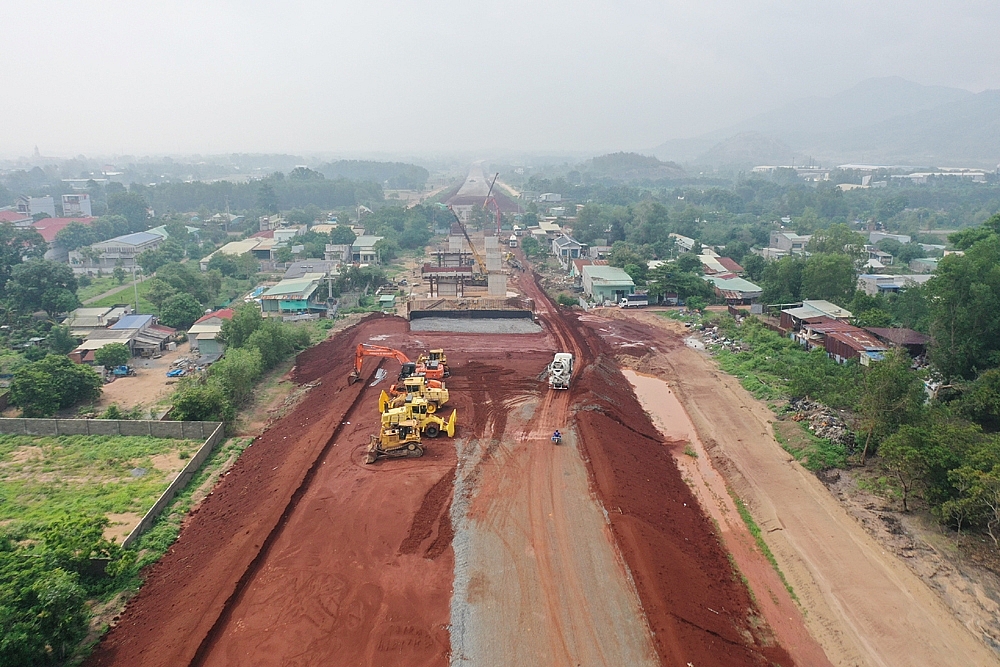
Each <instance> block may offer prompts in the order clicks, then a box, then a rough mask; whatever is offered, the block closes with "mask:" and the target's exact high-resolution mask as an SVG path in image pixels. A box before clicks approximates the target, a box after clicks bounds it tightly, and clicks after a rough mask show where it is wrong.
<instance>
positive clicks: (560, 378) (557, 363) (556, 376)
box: [549, 352, 573, 389]
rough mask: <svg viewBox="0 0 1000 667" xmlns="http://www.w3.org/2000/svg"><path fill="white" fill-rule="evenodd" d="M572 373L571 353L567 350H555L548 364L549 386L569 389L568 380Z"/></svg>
mask: <svg viewBox="0 0 1000 667" xmlns="http://www.w3.org/2000/svg"><path fill="white" fill-rule="evenodd" d="M572 375H573V355H572V354H570V353H569V352H556V356H555V357H553V358H552V363H550V364H549V388H550V389H569V380H570V377H572Z"/></svg>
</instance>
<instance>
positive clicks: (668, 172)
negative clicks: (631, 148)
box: [584, 153, 686, 181]
mask: <svg viewBox="0 0 1000 667" xmlns="http://www.w3.org/2000/svg"><path fill="white" fill-rule="evenodd" d="M584 168H585V169H586V170H587V171H589V172H590V173H591V174H593V175H594V176H598V177H601V178H611V179H614V180H619V181H637V180H651V181H658V180H662V179H669V178H683V177H684V176H686V174H685V172H684V169H683V168H681V166H680V165H679V164H677V163H676V162H661V161H660V160H658V159H657V158H655V157H653V156H651V155H640V154H639V153H609V154H608V155H600V156H598V157H595V158H592V159H590V160H588V161H587V163H586V164H585V165H584Z"/></svg>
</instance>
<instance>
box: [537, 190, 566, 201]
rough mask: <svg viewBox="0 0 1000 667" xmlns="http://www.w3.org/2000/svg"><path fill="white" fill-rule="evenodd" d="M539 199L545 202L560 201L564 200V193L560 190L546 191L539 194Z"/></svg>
mask: <svg viewBox="0 0 1000 667" xmlns="http://www.w3.org/2000/svg"><path fill="white" fill-rule="evenodd" d="M538 201H544V202H558V201H562V195H561V194H559V193H558V192H544V193H542V194H540V195H538Z"/></svg>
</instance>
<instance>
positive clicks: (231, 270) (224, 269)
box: [208, 252, 239, 276]
mask: <svg viewBox="0 0 1000 667" xmlns="http://www.w3.org/2000/svg"><path fill="white" fill-rule="evenodd" d="M208 269H209V271H218V272H219V273H221V274H222V275H224V276H233V275H236V272H237V271H238V270H239V266H238V265H237V263H236V259H235V258H234V257H233V256H232V255H224V254H222V253H221V252H218V253H215V254H214V255H212V259H210V260H208Z"/></svg>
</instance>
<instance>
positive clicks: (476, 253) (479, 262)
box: [448, 206, 489, 276]
mask: <svg viewBox="0 0 1000 667" xmlns="http://www.w3.org/2000/svg"><path fill="white" fill-rule="evenodd" d="M448 210H449V211H451V214H452V215H453V216H455V222H457V223H458V226H459V227H461V229H462V234H463V235H464V236H465V240H466V241H468V243H469V248H471V249H472V256H473V257H475V258H476V264H477V265H478V266H479V273H481V274H482V275H484V276H485V275H486V274H487V273H489V271H487V270H486V260H485V259H483V256H482V255H480V254H479V251H478V250H476V244H475V243H473V242H472V239H471V238H469V232H468V230H466V229H465V225H464V224H463V223H462V220H461V218H459V217H458V214H457V213H455V209H453V208H452V207H451V206H449V207H448Z"/></svg>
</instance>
